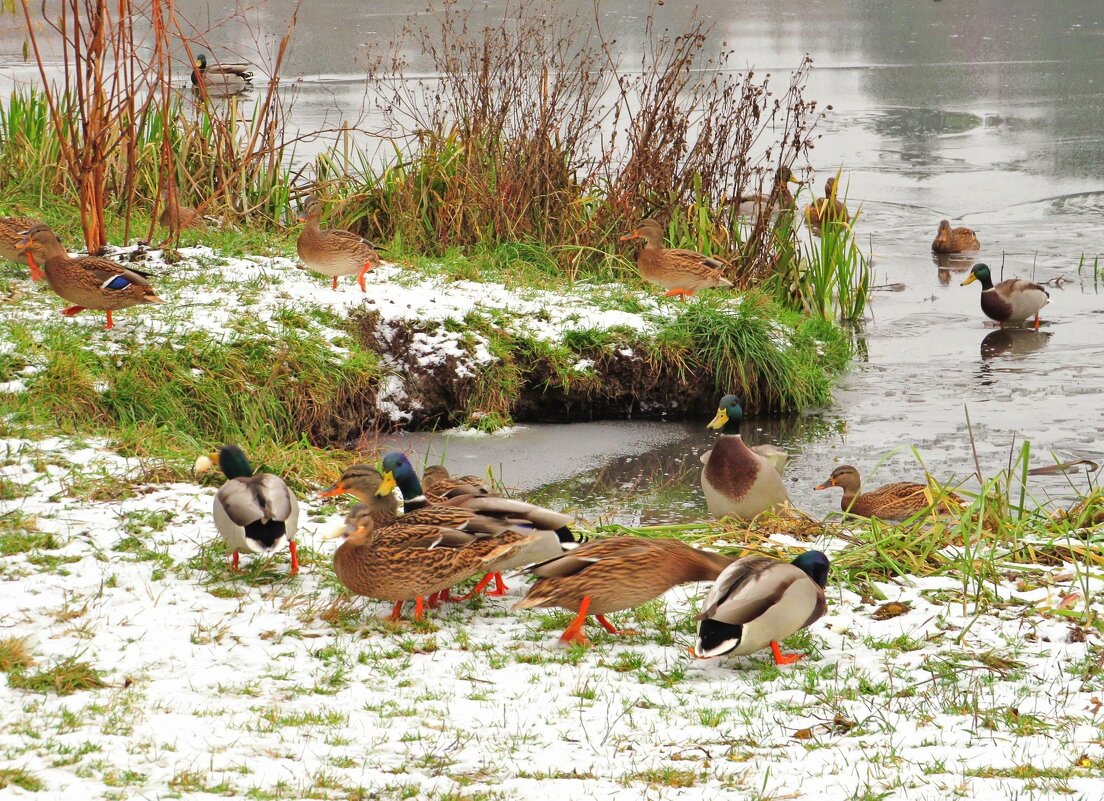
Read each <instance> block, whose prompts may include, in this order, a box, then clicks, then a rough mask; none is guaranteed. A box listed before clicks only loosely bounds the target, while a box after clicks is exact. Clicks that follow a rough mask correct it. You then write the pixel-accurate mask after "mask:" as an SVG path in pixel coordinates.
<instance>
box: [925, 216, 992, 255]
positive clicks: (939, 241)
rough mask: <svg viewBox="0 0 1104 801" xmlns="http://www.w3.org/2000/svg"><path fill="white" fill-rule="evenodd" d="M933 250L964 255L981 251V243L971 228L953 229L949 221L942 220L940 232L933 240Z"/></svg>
mask: <svg viewBox="0 0 1104 801" xmlns="http://www.w3.org/2000/svg"><path fill="white" fill-rule="evenodd" d="M932 250H934V251H935V252H936V253H963V252H965V251H971V250H981V243H980V242H978V238H977V236H976V235H975V234H974V232H973V230H972V229H970V228H951V223H950V222H949V221H948V220H941V221H940V223H939V232H938V233H937V234H936V235H935V239H933V240H932Z"/></svg>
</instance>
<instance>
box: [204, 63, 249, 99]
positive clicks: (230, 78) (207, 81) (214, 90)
mask: <svg viewBox="0 0 1104 801" xmlns="http://www.w3.org/2000/svg"><path fill="white" fill-rule="evenodd" d="M251 66H252V65H251V64H245V63H238V64H233V63H227V64H211V65H208V64H207V56H206V55H205V54H203V53H199V54H198V55H196V60H195V64H193V65H192V67H193V68H192V86H195V87H202V88H204V89H206V90H207V91H209V92H210V93H211V94H212V95H215V96H217V97H226V96H229V95H236V94H239V93H241V92H244V91H245V90H246V89H248V88H249V87H251V86H252V85H253V71H252V70H251V69H250V67H251Z"/></svg>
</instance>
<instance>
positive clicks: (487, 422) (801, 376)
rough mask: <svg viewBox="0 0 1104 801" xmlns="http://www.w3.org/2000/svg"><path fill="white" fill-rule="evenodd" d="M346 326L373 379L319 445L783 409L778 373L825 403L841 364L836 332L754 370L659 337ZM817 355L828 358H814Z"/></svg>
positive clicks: (789, 397)
mask: <svg viewBox="0 0 1104 801" xmlns="http://www.w3.org/2000/svg"><path fill="white" fill-rule="evenodd" d="M682 313H683V314H688V315H692V314H693V312H682ZM350 325H351V327H352V330H353V331H354V332H355V336H356V337H357V339H358V341H359V344H360V345H361V346H362V347H364V348H366V349H371V350H373V351H375V352H376V353H378V354H379V356H380V364H381V373H380V374H379V375H378V376H376V377H375V380H374V391H366V392H364V393H361V395H360V402H361V403H362V404H363V409H362V411H363V417H362V418H361V424H360V426H359V430H357V429H355V428H354V429H351V430H347V431H336V430H335V431H332V432H330V433H329V435H328V436H326V437H324V438H326V439H335V440H345V441H347V440H349V439H355V438H356V437H358V436H360V434H361V433H362V432H363V431H364V430H367V429H373V430H385V431H386V430H396V429H407V430H431V429H438V428H451V427H454V426H472V427H475V428H479V429H482V430H487V431H490V430H495V429H497V428H500V427H502V426H504V425H509V424H511V423H537V422H550V423H568V422H590V421H598V420H659V419H670V420H680V419H686V418H697V417H700V416H702V415H703V414H707V413H708V412H709V411H711V410H712V409H713V408H714V406H715V404H716V401H717V398H718V397H719V396H720V395H722V394H725V393H728V392H736V393H738V394H740V395H741V396H742V397H744V398H746V405H747V407H748V409H749V411H750V410H755V409H759V410H762V411H793V410H796V409H795V407H796V406H797V401H798V395H797V394H795V393H791V392H789V391H788V390H790V389H793V388H794V387H792V386H790V387H786V386H779V384H778V377H779V376H780V375H781V376H783V377H784V378H785V377H787V376H791V375H792V377H793V378H794V381H793V382H792V383H797V384H801V383H803V382H804V383H811V384H812V386H808V387H802V388H801V391H802V392H804V393H806V395H815V396H816V397H817V398H818V400H819V399H821V398H823V399H826V398H827V395H828V392H829V391H830V388H831V386H832V383H833V380H834V377H835V376H836V375H837V374H838V373H839V372H840V371H842V369H843V368H844V367H845V364H846V345H845V344H844V342H843V339H842V334H839V335H838V337H836V336H832V337H831V339H832V341H831V342H830V343H823V342H821V343H817V342H814V341H813V340H811V339H809V338H808V337H807V336H805V335H802V336H794V337H792V340H791V341H789V342H784V343H781V344H780V348H779V363H778V364H776V365H770V366H767V368H765V366H764V365H763V364H757V363H756V362H755V360H754V359H753V358H751V357H750V356H748V355H746V354H741V353H739V352H737V351H735V350H733V351H730V352H727V353H725V354H724V356H723V360H724V363H723V364H718V363H717V360H716V359H715V358H710V357H711V355H714V354H711V353H710V352H708V350H707V349H703V348H699V347H697V346H696V344H697V343H695V342H694V341H693V340H682V341H679V340H677V339H672V338H669V337H666V336H665V335H664V334H665V331H664V330H660V331H656V332H642V331H635V330H629V329H627V328H611V329H608V330H604V331H602V330H591V331H587V332H586V335H585V336H578V335H575V336H573V335H572V334H571V332H567V333H566V334H565V336H564V338H563V339H562V340H560V341H558V342H557V341H549V340H545V339H537V338H531V337H526V336H523V335H519V334H518V333H517V332H516V331H510V330H507V329H505V328H496V327H486V326H483V327H481V328H480V329H478V330H471V331H467V332H464V333H463V334H462V335H461V336H460V337H459V338H458V339H456V340H455V343H456V344H457V345H458V347H440V343H441V342H442V337H443V334H444V333H445V329H447V328H448V325H447V324H446V323H442V322H440V321H433V320H413V319H404V318H396V317H391V318H387V317H384V316H383V315H382V314H380V313H379V312H377V311H368V312H357V313H355V314H353V315H352V316H351V317H350ZM831 330H833V331H834V330H835V329H831ZM826 351H831V352H832V353H833V354H834V356H833V357H832V358H830V359H823V358H822V354H823V353H824V352H826ZM768 368H769V369H768ZM340 417H342V418H345V419H350V420H351V419H355V418H356V415H355V414H354V415H349V414H342V415H340Z"/></svg>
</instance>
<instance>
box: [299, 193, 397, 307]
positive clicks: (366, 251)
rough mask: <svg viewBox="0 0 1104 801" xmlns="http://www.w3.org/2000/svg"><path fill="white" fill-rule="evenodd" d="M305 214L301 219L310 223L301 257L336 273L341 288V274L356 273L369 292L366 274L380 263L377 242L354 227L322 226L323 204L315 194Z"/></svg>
mask: <svg viewBox="0 0 1104 801" xmlns="http://www.w3.org/2000/svg"><path fill="white" fill-rule="evenodd" d="M304 212H305V213H304V215H303V216H302V217H300V218H299V222H301V223H306V224H305V225H304V226H303V232H302V233H301V234H299V239H298V240H296V242H295V249H296V250H297V251H298V253H299V258H300V259H302V260H303V264H305V265H306V266H307V267H308V268H309V269H311V270H314V271H315V272H319V273H322V274H323V275H329V276H332V277H333V288H334V289H337V278H338V276H341V275H355V276H356V277H357V278H356V280H357V283H358V284H360V291H361V292H367V291H368V287H367V286H366V285H365V283H364V276H365V274H366V273H368V272H369V271H370V270H374V269H375V268H376V267H379V265H380V257H379V254H378V253H377V252H376V246H375V245H373V244H372V243H371V242H369V241H368V240H367V239H365V238H364V237H362V236H358V235H357V234H354V233H353V232H352V231H344V230H342V229H340V228H326V229H325V230H323V229H322V228H321V226H320V223H321V221H322V204H321V203H319V202H318V199H317V198H315V197H314V196H313V195H309V196H308V197H307V199H306V202H305V205H304Z"/></svg>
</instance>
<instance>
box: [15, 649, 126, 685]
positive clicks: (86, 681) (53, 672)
mask: <svg viewBox="0 0 1104 801" xmlns="http://www.w3.org/2000/svg"><path fill="white" fill-rule="evenodd" d="M8 684H10V685H11V686H12V687H15V688H16V689H18V690H30V691H31V692H40V693H44V692H50V691H53V692H55V693H57V694H58V695H72V694H73V693H75V692H81V691H83V690H99V689H101V688H103V687H106V686H107V684H106V683H105V682H104V680H103V678H102V674H101V672H100V671H99V670H96V668H94V667H92V665H90V664H89V663H88V662H81V661H79V660H78V659H77V658H76V657H72V656H70V657H66V658H65V659H62V660H61V661H59V662H56V663H55V664H54V665H52V666H51V667H48V668H45V669H43V670H40V671H38V672H35V673H24V672H13V673H11V674H9V675H8Z"/></svg>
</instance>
